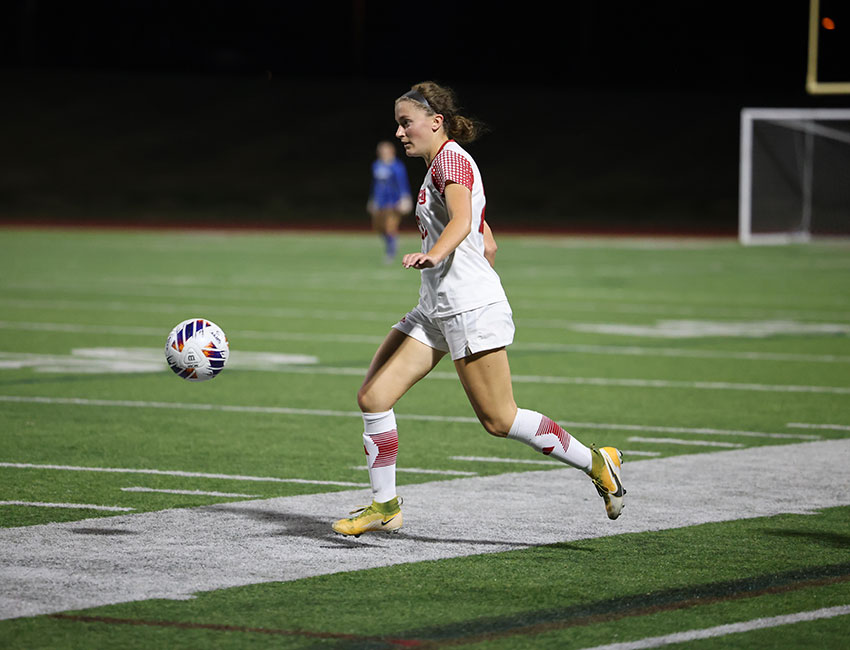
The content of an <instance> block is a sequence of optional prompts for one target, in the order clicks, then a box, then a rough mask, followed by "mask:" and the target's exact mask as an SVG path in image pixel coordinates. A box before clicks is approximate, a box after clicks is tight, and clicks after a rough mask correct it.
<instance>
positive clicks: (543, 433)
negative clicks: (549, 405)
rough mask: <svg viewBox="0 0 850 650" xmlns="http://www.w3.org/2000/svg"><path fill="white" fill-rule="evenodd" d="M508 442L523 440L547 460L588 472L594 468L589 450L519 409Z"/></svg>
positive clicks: (532, 413)
mask: <svg viewBox="0 0 850 650" xmlns="http://www.w3.org/2000/svg"><path fill="white" fill-rule="evenodd" d="M508 438H513V439H514V440H520V441H522V442H524V443H525V444H527V445H528V446H529V447H532V448H533V449H536V450H537V451H539V452H540V453H542V454H545V455H546V456H552V457H553V458H557V459H558V460H559V461H561V462H562V463H566V464H567V465H571V466H572V467H575V468H577V469H581V470H584V471H585V472H589V471H590V468H591V467H592V465H593V456H592V455H591V453H590V449H588V448H587V447H585V446H584V445H583V444H581V442H579V441H578V440H576V439H575V438H574V437H572V436H571V435H570V434H569V433H567V432H566V431H564V430H563V429H562V428H561V427H560V426H559V425H558V424H557V423H556V422H553V421H552V420H550V419H549V418H547V417H546V416H545V415H543V414H542V413H538V412H537V411H529V410H527V409H517V413H516V419H515V420H514V423H513V425H512V426H511V430H510V431H509V432H508Z"/></svg>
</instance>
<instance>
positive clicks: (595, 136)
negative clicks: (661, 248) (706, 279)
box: [0, 0, 850, 232]
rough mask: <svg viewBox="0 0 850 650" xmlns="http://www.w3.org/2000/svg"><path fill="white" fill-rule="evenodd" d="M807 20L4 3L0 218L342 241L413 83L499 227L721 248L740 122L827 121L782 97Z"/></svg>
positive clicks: (467, 7) (512, 8)
mask: <svg viewBox="0 0 850 650" xmlns="http://www.w3.org/2000/svg"><path fill="white" fill-rule="evenodd" d="M824 4H825V7H826V9H829V8H830V2H829V0H825V2H824ZM833 4H834V2H833ZM808 20H809V5H808V2H805V1H804V0H798V1H789V2H767V1H756V2H728V1H723V0H720V1H714V2H703V1H699V0H697V1H692V2H687V3H683V2H670V1H663V2H662V1H659V2H652V1H644V2H581V3H578V2H576V3H570V2H562V3H542V2H525V3H493V2H457V3H401V2H385V1H368V0H360V1H355V2H301V3H289V2H271V1H269V0H263V1H261V0H247V1H243V2H236V1H230V2H226V1H222V0H210V1H206V2H179V1H172V2H165V1H159V2H139V1H124V2H121V1H117V0H112V1H99V2H85V1H80V2H56V1H46V0H28V1H27V0H19V1H16V2H6V3H3V8H2V24H0V72H2V80H3V82H4V83H3V85H4V87H5V88H6V92H5V93H4V94H5V95H6V100H5V101H4V102H3V106H2V108H0V111H2V112H0V117H2V120H3V122H2V124H3V126H2V131H0V136H2V138H3V140H4V141H5V142H6V143H7V146H6V147H4V148H5V150H6V151H5V154H4V156H3V158H4V161H3V176H2V179H0V218H2V219H4V220H7V221H8V220H30V221H32V220H42V221H50V220H76V221H103V220H108V219H112V220H116V221H119V222H122V223H127V222H138V221H143V222H146V223H153V222H168V221H172V220H175V219H179V220H181V221H183V222H186V221H193V222H196V221H199V220H213V221H217V222H221V221H227V222H229V223H241V224H253V223H261V224H292V223H303V222H305V221H307V222H309V223H313V224H317V225H327V224H331V225H345V224H352V225H365V222H364V220H365V217H364V211H363V206H364V204H365V198H366V193H367V191H368V165H369V163H370V162H371V160H372V157H373V154H374V144H375V142H377V140H378V139H379V138H383V137H391V136H392V133H393V131H394V124H393V121H392V103H393V100H394V98H395V97H396V96H398V95H400V94H401V93H403V92H404V91H405V90H406V89H407V88H409V87H410V85H411V84H412V83H415V82H417V81H421V80H424V79H434V80H437V81H440V82H443V83H447V84H449V85H451V86H453V87H454V88H455V89H456V90H457V91H458V93H459V95H460V98H461V100H462V103H463V104H464V106H465V107H466V109H467V111H468V112H469V113H471V114H473V115H475V116H476V117H479V118H481V119H483V120H484V121H485V122H486V123H487V124H488V125H489V126H490V133H489V134H488V135H487V136H486V137H485V138H484V139H482V140H481V141H480V142H479V143H475V144H473V145H471V146H470V147H469V149H470V151H471V152H472V153H473V155H475V157H476V159H477V160H478V162H479V166H480V167H481V168H482V172H483V174H484V178H485V185H486V187H487V192H488V218H491V220H493V219H495V220H497V221H498V220H501V225H503V226H504V227H506V228H507V227H516V228H536V227H564V228H573V229H584V230H606V229H627V230H675V231H705V232H731V231H732V230H733V229H734V225H735V219H736V216H737V215H736V205H737V168H738V167H737V166H738V120H739V114H740V110H741V108H742V107H744V106H846V105H848V101H847V97H846V96H845V97H841V96H838V97H828V96H817V97H816V96H810V95H807V94H806V92H805V76H806V57H807V46H808V28H809V26H808ZM842 24H843V23H842V22H841V21H840V20H839V21H837V26H838V27H839V29H837V30H835V31H834V32H832V33H830V34H829V35H828V36H829V37H830V38H832V41H831V43H832V45H830V47H832V48H833V50H835V49H836V46H835V43H836V42H837V43H839V47H838V50H837V51H838V52H841V51H842V50H841V47H843V45H841V44H842V43H846V42H847V41H846V39H845V40H843V41H842V40H840V39H841V38H843V33H844V32H843V31H841V29H840V28H841V27H842ZM836 34H837V36H836ZM842 66H843V62H842V61H837V62H836V59H835V56H833V57H832V59H829V60H824V61H823V62H822V64H821V69H822V71H824V73H825V74H827V75H833V76H836V75H838V76H840V74H841V72H842ZM848 76H850V75H848ZM408 169H409V171H410V174H411V181H412V183H413V184H414V185H418V183H419V181H420V178H421V174H422V172H423V171H424V168H423V167H422V165H421V162H420V161H408ZM491 215H493V216H492V217H491ZM494 227H495V226H494Z"/></svg>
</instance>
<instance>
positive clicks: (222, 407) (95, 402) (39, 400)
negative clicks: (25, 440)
mask: <svg viewBox="0 0 850 650" xmlns="http://www.w3.org/2000/svg"><path fill="white" fill-rule="evenodd" d="M0 402H12V403H22V404H61V405H71V406H114V407H128V408H153V409H177V410H189V411H226V412H236V413H259V414H271V415H307V416H317V417H347V418H357V419H361V418H362V417H363V414H362V413H360V411H330V410H324V409H295V408H288V407H284V406H237V405H229V404H188V403H183V402H138V401H131V400H102V399H86V398H82V397H36V396H27V395H0ZM396 419H399V420H416V421H425V422H452V423H460V424H478V418H475V417H469V416H451V415H419V414H415V413H409V414H406V413H397V414H396ZM557 421H558V422H559V423H560V424H561V426H563V427H565V428H571V429H606V430H612V431H644V432H659V433H686V434H697V435H717V436H742V437H747V438H776V439H790V440H820V439H821V436H818V435H814V434H806V433H767V432H763V431H738V430H734V429H709V428H687V427H665V426H652V425H644V424H613V423H602V422H572V421H569V420H562V419H557Z"/></svg>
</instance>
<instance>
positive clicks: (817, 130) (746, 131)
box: [738, 108, 850, 245]
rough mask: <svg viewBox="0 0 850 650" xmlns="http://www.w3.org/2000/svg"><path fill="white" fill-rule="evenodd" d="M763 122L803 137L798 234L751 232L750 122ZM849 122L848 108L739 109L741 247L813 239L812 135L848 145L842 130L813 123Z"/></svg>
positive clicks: (739, 224) (751, 147)
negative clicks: (829, 121)
mask: <svg viewBox="0 0 850 650" xmlns="http://www.w3.org/2000/svg"><path fill="white" fill-rule="evenodd" d="M755 120H764V121H769V122H773V123H775V124H779V125H781V126H784V127H786V128H789V129H793V130H795V131H801V132H803V133H805V134H806V145H805V146H806V150H805V151H806V158H805V160H804V161H803V179H802V186H803V207H802V215H801V223H802V228H801V229H800V230H799V231H798V232H788V233H769V234H768V233H761V234H760V233H753V232H752V204H753V195H752V190H753V187H752V180H753V121H755ZM815 120H817V121H819V122H821V121H828V120H848V121H850V109H847V108H744V109H742V110H741V153H740V171H739V176H738V182H739V188H738V189H739V193H738V240H739V241H740V242H741V243H742V244H744V245H751V244H792V243H798V242H807V241H810V240H811V238H812V235H811V232H810V225H811V208H812V205H811V199H812V196H811V190H812V152H813V146H814V137H813V136H815V135H825V136H828V137H830V138H833V139H836V140H841V141H844V142H847V143H850V136H848V135H847V133H845V132H843V131H839V130H837V129H830V128H829V127H828V126H824V125H821V124H815V123H814V121H815Z"/></svg>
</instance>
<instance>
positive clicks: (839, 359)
mask: <svg viewBox="0 0 850 650" xmlns="http://www.w3.org/2000/svg"><path fill="white" fill-rule="evenodd" d="M0 329H8V330H23V331H32V330H34V331H42V332H70V333H80V334H121V335H126V334H136V335H140V336H162V331H161V329H160V328H154V327H139V326H132V325H127V326H110V325H85V324H76V323H45V322H24V321H0ZM229 334H230V336H231V338H233V339H251V340H275V341H307V342H315V343H341V344H364V345H379V344H380V343H381V342H382V341H383V339H384V337H383V336H370V335H360V334H313V333H306V332H282V331H279V330H275V331H269V332H261V331H254V330H237V331H235V332H229ZM511 349H512V350H529V351H536V352H568V353H576V354H605V355H615V356H645V357H670V358H680V357H684V358H693V359H737V360H740V361H791V362H803V363H850V356H848V355H835V354H794V353H782V352H757V351H747V350H741V351H732V350H699V349H687V348H655V347H642V346H635V345H590V344H578V343H575V344H570V343H514V344H513V345H511Z"/></svg>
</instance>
